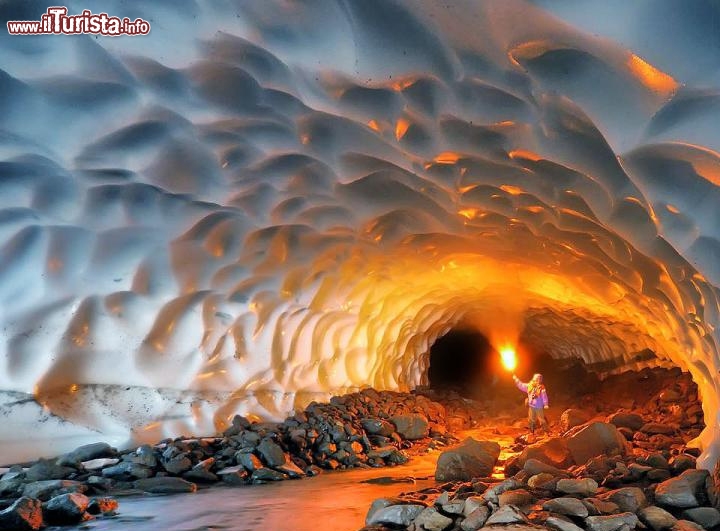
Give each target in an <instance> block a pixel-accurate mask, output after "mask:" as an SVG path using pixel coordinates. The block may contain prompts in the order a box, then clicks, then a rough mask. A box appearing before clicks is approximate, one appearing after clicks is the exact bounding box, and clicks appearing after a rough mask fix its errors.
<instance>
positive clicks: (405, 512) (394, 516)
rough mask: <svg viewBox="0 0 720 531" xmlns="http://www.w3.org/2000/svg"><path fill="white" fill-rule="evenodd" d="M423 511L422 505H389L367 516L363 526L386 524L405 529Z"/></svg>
mask: <svg viewBox="0 0 720 531" xmlns="http://www.w3.org/2000/svg"><path fill="white" fill-rule="evenodd" d="M424 510H425V506H424V505H415V504H406V505H389V506H387V507H382V508H380V509H378V510H376V511H375V512H373V513H372V514H371V515H368V517H367V519H366V520H365V524H366V525H375V524H386V525H399V526H405V527H407V526H409V525H410V524H411V523H412V521H413V520H415V518H417V517H418V516H419V515H420V513H421V512H423V511H424Z"/></svg>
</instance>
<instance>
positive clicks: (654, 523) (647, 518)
mask: <svg viewBox="0 0 720 531" xmlns="http://www.w3.org/2000/svg"><path fill="white" fill-rule="evenodd" d="M637 514H638V516H639V517H640V520H641V521H642V522H643V523H644V524H645V525H647V526H648V527H649V528H650V529H652V530H653V531H665V530H666V529H670V528H671V527H673V526H674V525H675V522H677V519H676V518H675V517H674V516H673V515H671V514H670V513H669V512H667V511H666V510H665V509H661V508H660V507H657V506H655V505H650V506H649V507H643V508H642V509H640V510H639V511H638V513H637Z"/></svg>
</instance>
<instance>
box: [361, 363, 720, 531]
mask: <svg viewBox="0 0 720 531" xmlns="http://www.w3.org/2000/svg"><path fill="white" fill-rule="evenodd" d="M648 374H652V376H653V378H654V379H656V380H658V381H657V382H655V383H657V385H654V386H653V387H654V389H655V390H656V392H654V393H653V394H646V395H645V396H644V397H643V396H642V394H643V393H644V392H645V391H646V389H643V388H642V387H638V386H637V385H634V387H631V388H632V389H633V390H634V393H635V397H634V398H633V399H628V397H627V396H625V397H622V396H620V395H621V394H622V393H620V392H618V393H616V394H615V396H614V397H608V399H607V400H605V401H596V402H594V403H593V407H591V408H586V409H583V410H579V409H574V410H568V411H565V413H564V414H563V415H562V417H561V418H560V422H559V425H560V426H559V429H560V430H561V433H560V434H559V436H556V437H547V438H543V439H542V440H540V441H539V442H532V441H533V438H532V437H528V436H527V435H524V436H521V437H518V438H517V439H516V444H515V447H514V450H516V451H517V452H518V453H517V455H516V456H515V457H513V458H511V459H509V460H507V461H506V462H505V476H506V479H499V478H496V477H489V476H490V474H489V471H491V470H492V469H493V466H492V465H493V464H494V463H491V462H488V459H490V460H492V459H497V456H498V452H497V451H496V449H494V448H493V446H492V445H493V444H495V443H493V442H491V441H482V442H478V441H472V440H471V439H470V440H466V441H465V442H464V443H462V444H461V445H460V446H458V447H457V448H453V449H450V450H448V451H446V452H444V453H443V455H441V456H440V459H439V460H438V468H437V471H436V478H438V479H444V478H453V479H457V481H451V482H448V483H445V484H443V485H440V486H438V487H432V488H429V489H425V490H421V491H417V492H413V493H407V494H402V495H400V496H398V497H396V498H381V499H378V500H376V501H375V502H374V503H373V505H372V507H371V508H370V510H369V512H368V515H367V519H366V524H367V526H366V527H365V528H364V530H365V531H384V530H386V529H395V530H397V529H407V530H409V531H422V530H426V531H451V530H452V531H458V530H462V531H475V530H478V529H488V530H492V529H496V528H497V526H500V525H502V526H503V529H504V530H505V531H525V530H528V531H529V530H531V529H542V528H547V529H552V530H556V531H580V530H581V529H585V530H587V531H626V530H630V529H634V528H640V529H652V530H653V531H666V530H673V531H686V530H696V529H714V528H718V527H719V526H720V512H719V511H718V510H717V509H716V507H718V506H719V505H720V501H719V498H720V497H719V496H718V494H717V493H716V490H715V486H714V485H715V482H714V481H713V480H712V478H711V477H710V474H709V473H708V471H706V470H698V469H696V457H697V456H699V451H698V450H697V449H695V448H689V447H688V446H687V443H688V442H689V441H690V440H691V439H692V438H693V437H695V436H697V435H698V434H699V433H700V431H701V430H702V428H703V427H704V424H703V420H702V407H701V405H700V403H699V401H698V396H697V390H696V387H695V385H694V384H693V383H692V381H691V380H690V378H689V377H688V376H687V375H682V374H680V373H679V371H668V372H663V371H644V374H643V373H640V374H637V373H635V374H634V375H631V376H621V377H618V378H617V379H615V381H611V382H608V388H609V389H610V390H612V389H613V388H618V389H626V388H627V386H628V385H630V384H632V382H630V381H629V380H628V379H629V378H631V379H639V380H640V381H643V380H644V379H647V378H648V377H649V376H648ZM658 374H661V375H662V378H657V376H658ZM663 378H664V380H663ZM611 392H612V391H611ZM618 400H619V401H622V402H623V403H624V404H625V405H626V406H628V407H626V408H623V409H620V410H614V411H613V410H610V411H607V410H606V411H604V412H602V414H601V415H598V413H600V412H601V411H602V410H601V408H600V407H595V406H596V405H598V404H600V405H602V404H604V405H605V406H610V407H613V406H616V405H617V402H618ZM531 442H532V444H529V443H531ZM458 455H460V456H461V457H462V459H463V460H464V462H468V463H484V465H483V467H481V468H478V470H482V471H484V472H485V473H486V475H484V476H483V475H478V474H472V475H468V476H467V477H457V475H458V470H459V469H460V467H458V466H457V463H458V459H460V457H458ZM446 456H448V457H447V458H446ZM469 469H470V467H468V469H467V470H469Z"/></svg>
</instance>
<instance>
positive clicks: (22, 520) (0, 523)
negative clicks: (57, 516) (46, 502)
mask: <svg viewBox="0 0 720 531" xmlns="http://www.w3.org/2000/svg"><path fill="white" fill-rule="evenodd" d="M42 525H43V515H42V505H41V504H40V502H39V501H38V500H34V499H32V498H28V497H27V496H23V497H22V498H19V499H17V500H15V503H13V504H12V505H11V506H10V507H8V508H7V509H5V510H3V511H0V529H7V530H12V531H37V530H38V529H40V528H41V527H42Z"/></svg>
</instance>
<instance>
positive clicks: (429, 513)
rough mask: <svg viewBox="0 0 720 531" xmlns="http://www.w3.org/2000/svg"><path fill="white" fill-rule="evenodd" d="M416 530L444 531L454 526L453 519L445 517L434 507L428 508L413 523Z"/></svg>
mask: <svg viewBox="0 0 720 531" xmlns="http://www.w3.org/2000/svg"><path fill="white" fill-rule="evenodd" d="M413 523H414V524H415V529H425V530H426V531H443V530H444V529H447V528H448V527H450V526H451V525H452V524H453V520H452V518H448V517H447V516H443V515H442V514H440V513H439V512H438V511H437V509H435V508H434V507H426V508H425V509H423V511H422V512H421V513H420V514H419V515H418V516H417V518H415V520H414V521H413Z"/></svg>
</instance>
